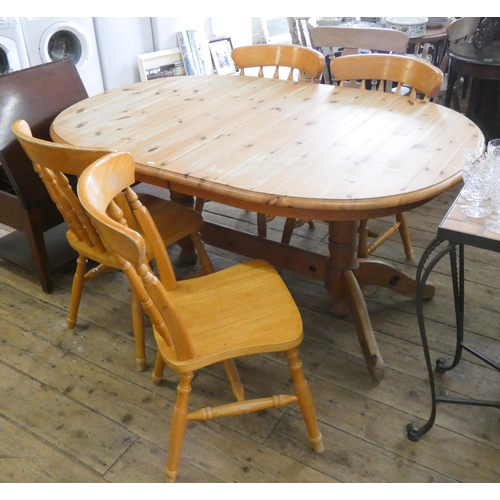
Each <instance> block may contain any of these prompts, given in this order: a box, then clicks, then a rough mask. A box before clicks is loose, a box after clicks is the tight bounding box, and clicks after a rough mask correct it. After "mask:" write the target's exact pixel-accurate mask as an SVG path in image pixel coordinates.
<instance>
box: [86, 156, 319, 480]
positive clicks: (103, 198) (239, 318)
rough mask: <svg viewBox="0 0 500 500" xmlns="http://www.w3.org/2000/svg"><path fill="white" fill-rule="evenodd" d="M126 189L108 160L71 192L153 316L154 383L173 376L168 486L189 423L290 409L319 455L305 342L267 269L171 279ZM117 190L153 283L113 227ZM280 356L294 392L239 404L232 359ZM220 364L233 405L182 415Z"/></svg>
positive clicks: (120, 227) (136, 252)
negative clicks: (302, 349) (298, 414)
mask: <svg viewBox="0 0 500 500" xmlns="http://www.w3.org/2000/svg"><path fill="white" fill-rule="evenodd" d="M110 179H112V182H110ZM133 182H134V159H133V158H132V156H131V155H130V154H128V153H113V154H111V155H108V156H106V157H104V158H102V159H100V160H98V161H96V162H95V163H94V164H92V165H91V166H90V167H89V168H88V169H87V170H85V172H84V173H83V174H82V176H81V177H80V180H79V183H78V194H79V196H80V199H81V201H82V204H83V206H84V207H85V209H86V210H87V212H88V214H89V216H90V218H91V219H92V221H93V223H94V225H95V227H96V228H97V230H98V231H99V234H100V235H101V237H102V239H103V241H104V243H105V244H106V246H107V247H108V248H109V250H110V251H111V252H113V253H114V255H115V257H116V259H117V260H118V261H120V262H121V265H122V269H123V271H124V272H125V274H126V275H127V277H128V278H129V280H130V284H131V286H132V288H133V289H134V290H135V293H136V295H137V296H138V297H139V298H140V300H141V302H142V304H143V307H144V309H145V311H146V312H147V313H148V314H149V316H150V318H151V322H152V324H153V328H154V334H155V338H156V342H157V345H158V358H157V364H156V367H155V370H154V375H153V380H154V381H155V382H156V383H158V382H159V381H160V380H161V377H162V373H163V368H164V365H165V363H166V364H167V365H168V366H169V367H170V368H171V369H172V370H175V371H176V372H178V373H179V375H180V383H179V386H178V388H177V401H176V404H175V408H174V411H173V417H172V423H171V428H170V443H169V453H168V461H167V467H166V479H167V481H170V482H173V481H175V479H176V477H177V473H178V464H179V457H180V452H181V447H182V442H183V438H184V432H185V429H186V425H187V423H188V422H189V421H191V420H207V419H211V418H214V417H222V416H233V415H240V414H243V413H250V412H254V411H258V410H264V409H268V408H274V407H281V406H284V405H287V404H289V403H293V402H298V404H299V408H300V410H301V411H302V415H303V417H304V420H305V423H306V426H307V429H308V433H309V438H310V440H311V442H312V445H313V448H314V450H315V451H316V452H318V453H320V452H321V451H323V444H322V437H321V434H320V432H319V429H318V425H317V422H316V417H315V411H314V406H313V402H312V398H311V394H310V391H309V388H308V385H307V382H306V379H305V377H304V374H303V371H302V367H301V362H300V360H299V357H298V351H297V346H298V345H299V344H300V343H301V341H302V337H303V334H302V321H301V318H300V313H299V311H298V309H297V306H296V305H295V303H294V301H293V299H292V297H291V295H290V293H289V291H288V289H287V287H286V286H285V284H284V283H283V281H282V279H281V278H280V276H279V274H278V273H277V272H276V270H275V269H274V268H272V267H271V266H270V265H269V264H268V263H266V262H264V261H260V260H254V261H250V262H245V263H243V264H238V265H235V266H233V267H230V268H228V269H225V270H223V271H219V272H216V273H214V274H210V275H207V276H203V277H200V278H194V279H189V280H185V281H180V282H177V281H176V279H175V276H174V273H173V272H172V265H171V263H170V260H169V258H168V254H167V253H166V252H165V250H164V247H163V245H161V244H160V241H159V235H158V232H157V229H156V227H155V225H154V223H153V221H152V219H151V217H150V216H149V214H148V211H147V210H146V209H144V208H143V207H141V206H140V205H139V203H137V199H136V196H135V194H134V192H133V191H132V190H131V189H130V188H129V186H130V185H131V184H132V183H133ZM122 190H125V192H126V197H127V199H128V202H129V203H130V204H131V206H132V207H133V210H134V212H135V213H136V215H137V220H138V221H139V224H140V227H141V230H142V232H143V234H145V235H146V236H147V238H148V239H149V241H150V242H152V247H153V250H154V255H155V260H156V263H157V266H158V269H159V279H158V278H157V277H156V276H154V275H153V274H152V272H151V269H150V268H149V267H148V265H147V260H146V257H145V256H146V243H145V241H144V239H143V237H142V236H141V235H140V234H139V233H137V232H136V231H134V230H132V229H131V228H129V227H126V225H125V224H123V223H121V222H117V221H118V220H119V219H120V217H121V216H120V214H119V211H118V210H117V207H116V204H115V203H114V201H113V200H114V198H115V197H116V195H118V194H119V193H121V192H122ZM108 214H109V215H108ZM154 242H156V243H154ZM280 351H285V354H286V356H287V358H288V366H289V369H290V371H291V375H292V380H293V386H294V394H292V395H279V396H272V397H266V398H259V399H253V400H245V396H244V389H243V386H242V385H241V382H240V379H239V375H238V371H237V369H236V364H235V362H234V358H236V357H240V356H246V355H250V354H259V353H265V352H280ZM220 361H223V362H224V365H225V368H226V371H227V373H228V376H229V379H230V381H231V385H232V390H233V394H234V395H235V397H236V399H237V401H236V402H233V403H228V404H221V405H218V406H214V407H211V408H210V407H207V408H201V409H198V410H196V411H192V412H188V398H189V394H190V392H191V380H192V378H193V375H194V371H195V370H198V369H201V368H204V367H205V366H208V365H211V364H214V363H217V362H220ZM263 383H264V385H265V381H263Z"/></svg>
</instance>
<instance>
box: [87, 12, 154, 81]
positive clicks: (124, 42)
mask: <svg viewBox="0 0 500 500" xmlns="http://www.w3.org/2000/svg"><path fill="white" fill-rule="evenodd" d="M94 28H95V32H96V39H97V47H98V51H99V58H100V61H101V72H102V79H103V84H104V90H110V89H114V88H117V87H122V86H124V85H130V84H132V83H135V82H139V81H140V76H139V69H138V66H137V56H138V55H139V54H145V53H147V52H153V50H154V46H153V33H152V30H151V18H150V17H94Z"/></svg>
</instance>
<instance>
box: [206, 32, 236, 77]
mask: <svg viewBox="0 0 500 500" xmlns="http://www.w3.org/2000/svg"><path fill="white" fill-rule="evenodd" d="M208 45H209V47H210V53H211V54H212V60H213V62H214V67H215V72H216V73H217V74H218V75H230V74H231V73H236V66H235V65H234V62H233V59H232V58H231V52H232V51H233V44H232V43H231V39H230V38H219V39H216V40H211V41H209V44H208Z"/></svg>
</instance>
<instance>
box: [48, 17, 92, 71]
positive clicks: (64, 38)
mask: <svg viewBox="0 0 500 500" xmlns="http://www.w3.org/2000/svg"><path fill="white" fill-rule="evenodd" d="M40 56H41V58H42V60H43V62H52V61H60V60H61V59H69V58H71V59H73V61H74V62H75V65H76V67H77V68H81V67H82V66H83V65H84V64H85V63H86V62H87V61H88V60H89V57H90V43H89V40H88V37H87V35H86V34H85V33H84V32H83V31H82V30H81V29H79V28H78V27H77V26H75V25H74V24H69V23H55V24H52V25H51V26H49V27H48V28H47V29H46V30H45V31H44V32H43V34H42V37H41V39H40Z"/></svg>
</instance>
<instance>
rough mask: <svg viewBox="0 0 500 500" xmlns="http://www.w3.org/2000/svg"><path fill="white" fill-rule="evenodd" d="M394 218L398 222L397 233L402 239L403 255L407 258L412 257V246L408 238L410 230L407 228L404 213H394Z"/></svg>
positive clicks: (410, 258)
mask: <svg viewBox="0 0 500 500" xmlns="http://www.w3.org/2000/svg"><path fill="white" fill-rule="evenodd" d="M396 220H397V221H398V222H399V234H400V236H401V240H402V241H403V247H404V249H405V255H406V258H407V259H408V260H412V259H413V247H412V246H411V240H410V230H409V229H408V223H407V222H406V217H405V216H404V214H402V213H401V214H396Z"/></svg>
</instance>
